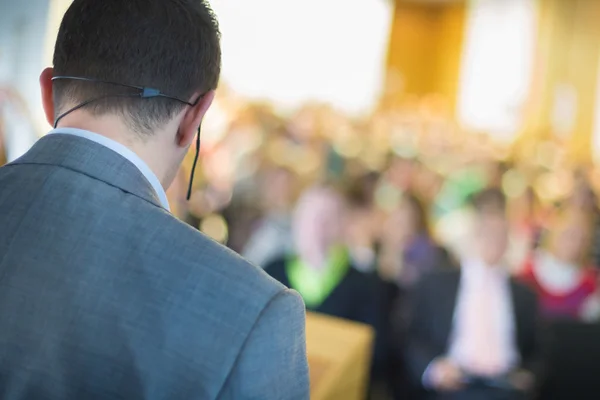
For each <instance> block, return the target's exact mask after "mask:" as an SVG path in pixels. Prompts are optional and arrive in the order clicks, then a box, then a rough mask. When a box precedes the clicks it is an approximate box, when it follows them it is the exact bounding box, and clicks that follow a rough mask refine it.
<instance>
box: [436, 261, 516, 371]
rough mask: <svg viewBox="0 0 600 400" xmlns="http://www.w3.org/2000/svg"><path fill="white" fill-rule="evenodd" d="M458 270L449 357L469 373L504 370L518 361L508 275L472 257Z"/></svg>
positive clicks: (497, 267) (509, 368)
mask: <svg viewBox="0 0 600 400" xmlns="http://www.w3.org/2000/svg"><path fill="white" fill-rule="evenodd" d="M461 271H462V272H461V279H460V284H459V290H458V296H457V299H456V306H455V309H454V319H453V328H452V332H451V336H450V343H449V347H448V348H449V352H448V356H449V358H450V359H451V360H452V361H453V362H455V363H456V364H457V365H458V366H459V367H460V368H461V369H462V370H463V371H465V372H466V373H468V374H472V375H479V376H487V375H489V376H494V375H500V374H504V373H507V372H509V371H510V370H511V369H512V368H513V367H515V366H516V365H517V364H518V362H519V353H518V351H517V345H516V338H515V322H514V307H513V302H512V297H511V289H510V278H509V275H508V273H507V272H506V270H504V269H503V268H502V267H500V266H493V267H489V266H486V265H484V264H483V263H482V262H480V261H473V260H471V261H467V262H463V263H462V270H461ZM482 303H486V304H488V308H486V309H482Z"/></svg>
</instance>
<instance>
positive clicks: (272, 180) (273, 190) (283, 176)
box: [263, 170, 295, 210]
mask: <svg viewBox="0 0 600 400" xmlns="http://www.w3.org/2000/svg"><path fill="white" fill-rule="evenodd" d="M294 184H295V179H294V176H293V175H292V174H291V173H290V172H288V171H285V170H275V171H272V172H271V173H270V174H268V175H267V177H266V179H265V183H264V189H263V190H264V201H265V203H266V204H265V206H266V207H267V208H268V209H276V210H282V209H283V210H285V209H287V208H288V207H289V206H290V204H291V203H292V199H293V192H294Z"/></svg>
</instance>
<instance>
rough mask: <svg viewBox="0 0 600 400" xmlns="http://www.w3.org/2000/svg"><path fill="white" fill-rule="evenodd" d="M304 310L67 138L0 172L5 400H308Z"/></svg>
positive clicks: (103, 153) (109, 162) (101, 155)
mask: <svg viewBox="0 0 600 400" xmlns="http://www.w3.org/2000/svg"><path fill="white" fill-rule="evenodd" d="M304 323H305V311H304V305H303V303H302V300H301V298H300V297H299V296H298V294H297V293H295V292H293V291H290V290H288V289H285V288H284V287H283V286H282V285H280V284H279V283H276V282H275V281H274V280H272V279H271V278H269V277H268V276H267V275H266V274H265V273H264V272H263V271H261V270H260V269H259V268H256V267H254V266H252V265H250V264H249V263H247V262H246V261H244V260H243V259H242V258H241V257H239V256H237V255H236V254H234V253H233V252H231V251H229V250H227V249H226V248H225V247H223V246H221V245H219V244H217V243H215V242H214V241H212V240H210V239H209V238H207V237H206V236H204V235H202V234H201V233H199V232H198V231H196V230H194V229H193V228H191V227H189V226H187V225H185V224H183V223H182V222H180V221H178V220H177V219H176V218H175V217H173V216H172V215H171V214H170V213H169V212H168V211H166V210H164V209H163V208H161V207H160V203H159V200H158V198H157V196H156V194H155V193H154V191H153V190H152V188H151V185H150V184H149V183H148V181H147V180H146V179H145V178H144V177H143V175H142V174H141V173H140V172H139V170H137V168H136V167H135V166H134V165H133V164H131V163H130V162H129V161H127V160H126V159H125V158H123V157H122V156H120V155H118V154H117V153H115V152H113V151H112V150H110V149H107V148H105V147H103V146H101V145H99V144H97V143H94V142H92V141H89V140H87V139H84V138H79V137H75V136H72V135H63V134H54V135H49V136H46V137H44V138H42V139H40V140H39V141H38V142H37V143H36V144H35V145H34V147H33V148H32V149H31V150H30V151H29V152H28V153H27V154H25V155H24V156H23V157H21V158H20V159H18V160H16V161H15V162H13V163H11V164H9V165H7V166H5V167H3V168H0V398H1V399H8V400H17V399H77V400H80V399H128V400H129V399H131V400H134V399H260V400H271V399H273V400H276V399H277V400H279V399H308V397H309V382H308V380H309V378H308V367H307V360H306V345H305V326H304Z"/></svg>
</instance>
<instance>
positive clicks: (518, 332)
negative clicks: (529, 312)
mask: <svg viewBox="0 0 600 400" xmlns="http://www.w3.org/2000/svg"><path fill="white" fill-rule="evenodd" d="M510 294H511V302H512V304H511V307H512V312H513V314H512V315H513V316H514V317H513V318H514V319H513V321H514V329H515V338H516V341H517V346H518V348H519V349H522V348H523V325H524V324H523V322H524V320H523V318H527V316H525V315H523V308H522V307H518V305H519V304H522V302H523V298H522V292H521V291H520V290H519V286H518V285H517V284H516V283H515V282H514V280H513V279H512V278H511V279H510Z"/></svg>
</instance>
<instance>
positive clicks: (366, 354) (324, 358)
mask: <svg viewBox="0 0 600 400" xmlns="http://www.w3.org/2000/svg"><path fill="white" fill-rule="evenodd" d="M373 338H374V332H373V329H372V328H371V327H369V326H367V325H364V324H359V323H356V322H351V321H347V320H343V319H339V318H333V317H329V316H325V315H322V314H315V313H307V315H306V349H307V353H308V364H309V367H310V380H311V399H312V400H364V399H365V397H366V394H367V382H368V378H369V371H370V367H371V354H372V346H373Z"/></svg>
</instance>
